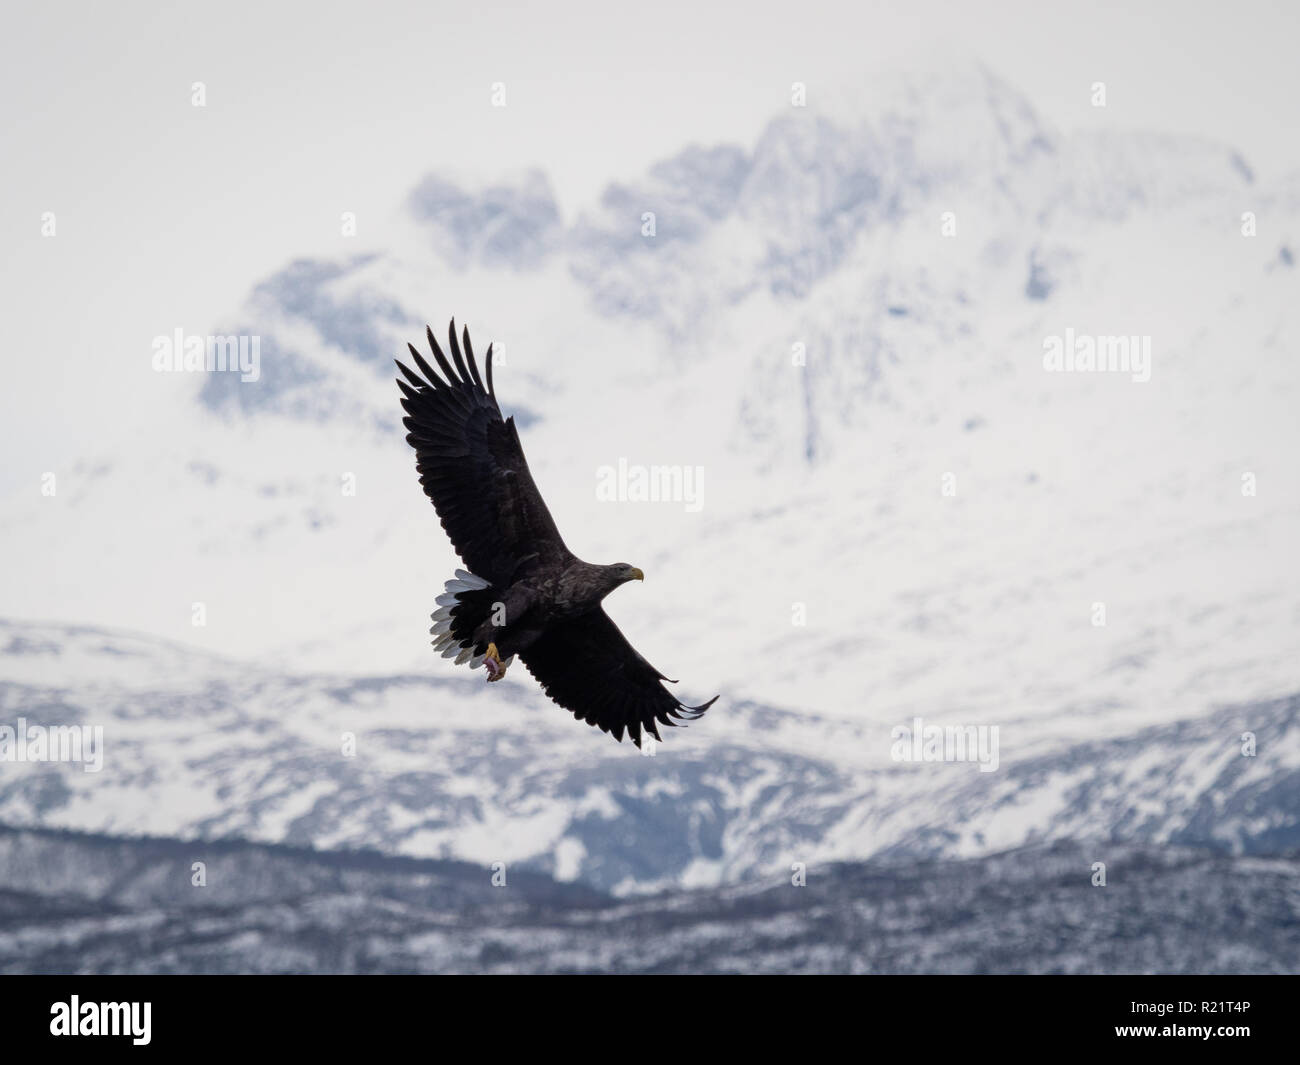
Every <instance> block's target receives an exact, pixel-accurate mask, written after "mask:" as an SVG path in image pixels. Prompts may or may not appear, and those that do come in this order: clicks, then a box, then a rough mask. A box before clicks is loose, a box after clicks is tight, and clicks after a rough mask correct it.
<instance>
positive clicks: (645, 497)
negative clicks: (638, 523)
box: [596, 459, 704, 514]
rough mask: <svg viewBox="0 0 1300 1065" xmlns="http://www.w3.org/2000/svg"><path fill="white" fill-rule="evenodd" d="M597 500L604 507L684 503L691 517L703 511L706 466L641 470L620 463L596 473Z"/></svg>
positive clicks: (641, 467)
mask: <svg viewBox="0 0 1300 1065" xmlns="http://www.w3.org/2000/svg"><path fill="white" fill-rule="evenodd" d="M596 499H598V500H599V501H600V502H602V503H685V504H686V510H687V512H688V513H690V514H695V513H698V512H699V511H701V510H703V509H704V467H703V466H638V465H634V464H631V463H629V462H628V461H627V459H619V460H618V465H617V466H601V467H599V468H598V469H597V470H596Z"/></svg>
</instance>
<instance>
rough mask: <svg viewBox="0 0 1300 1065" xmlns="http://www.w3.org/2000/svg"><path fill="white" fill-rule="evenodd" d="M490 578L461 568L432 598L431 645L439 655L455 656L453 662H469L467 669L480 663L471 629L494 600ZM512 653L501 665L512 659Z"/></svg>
mask: <svg viewBox="0 0 1300 1065" xmlns="http://www.w3.org/2000/svg"><path fill="white" fill-rule="evenodd" d="M497 598H498V596H497V593H496V589H494V588H493V587H492V584H491V582H489V581H485V580H484V579H483V578H482V577H476V576H475V575H474V574H472V573H469V572H467V571H466V570H463V569H458V570H457V571H456V576H455V577H453V578H452V579H451V580H449V581H448V582H447V583H446V584H445V585H444V591H443V593H442V595H440V596H438V598H437V599H435V600H434V602H435V603H437V604H438V608H437V609H436V610H435V611H434V612H433V615H432V617H433V628H431V629H430V630H429V635H431V636H432V637H433V649H434V650H435V651H437V652H439V653H440V654H441V655H442V657H443V658H455V659H456V665H458V666H459V665H462V664H463V663H465V662H468V663H469V666H470V669H478V667H479V666H481V665H482V664H483V657H484V656H483V655H481V654H475V653H474V630H475V629H477V628H478V627H479V625H481V624H482V623H483V621H484V620H486V618H487V616H488V614H489V612H490V611H491V610H492V604H493V603H494V602H495V601H496V600H497ZM514 657H515V656H514V655H511V656H510V657H509V658H507V659H506V660H505V661H504V662H503V663H502V665H503V666H508V665H510V663H511V662H513V661H514Z"/></svg>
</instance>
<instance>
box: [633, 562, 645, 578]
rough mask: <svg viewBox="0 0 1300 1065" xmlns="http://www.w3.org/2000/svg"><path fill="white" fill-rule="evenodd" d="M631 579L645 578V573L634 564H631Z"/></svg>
mask: <svg viewBox="0 0 1300 1065" xmlns="http://www.w3.org/2000/svg"><path fill="white" fill-rule="evenodd" d="M632 579H633V580H637V581H643V580H645V574H644V573H642V572H641V571H640V570H639V569H637V568H636V567H635V566H633V567H632Z"/></svg>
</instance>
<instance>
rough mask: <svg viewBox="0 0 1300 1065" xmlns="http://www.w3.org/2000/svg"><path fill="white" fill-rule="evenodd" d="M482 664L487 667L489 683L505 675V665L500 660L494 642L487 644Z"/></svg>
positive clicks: (499, 654)
mask: <svg viewBox="0 0 1300 1065" xmlns="http://www.w3.org/2000/svg"><path fill="white" fill-rule="evenodd" d="M483 665H485V666H486V667H487V671H488V683H489V684H491V683H492V682H493V681H494V680H500V679H501V678H502V677H504V676H505V675H506V667H505V665H504V664H503V663H502V661H501V652H500V651H498V650H497V645H496V644H495V643H490V644H488V646H487V652H486V654H485V655H484V656H483Z"/></svg>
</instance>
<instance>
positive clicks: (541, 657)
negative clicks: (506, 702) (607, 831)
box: [519, 607, 717, 747]
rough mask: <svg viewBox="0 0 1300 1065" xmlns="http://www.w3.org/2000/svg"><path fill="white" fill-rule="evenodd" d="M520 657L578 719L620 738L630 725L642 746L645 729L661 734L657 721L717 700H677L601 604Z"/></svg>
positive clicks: (691, 714)
mask: <svg viewBox="0 0 1300 1065" xmlns="http://www.w3.org/2000/svg"><path fill="white" fill-rule="evenodd" d="M519 657H520V659H522V660H523V663H524V665H525V666H527V667H528V671H529V672H530V673H531V674H532V675H533V676H534V677H536V678H537V682H538V683H539V684H540V685H541V686H542V688H543V689H544V690H545V691H546V694H547V695H549V696H550V697H551V698H552V699H553V700H555V702H557V703H559V704H560V706H562V707H564V709H566V710H568V711H570V712H571V713H572V714H573V716H574V717H576V718H577V719H578V720H579V721H586V722H587V723H588V724H591V725H595V726H596V727H597V728H599V729H600V730H601V731H603V732H611V733H613V735H614V738H615V739H616V740H618V741H619V742H620V743H621V742H622V740H623V732H624V730H626V731H627V734H628V735H629V736H630V737H631V738H632V742H633V743H635V744H636V745H637V746H638V747H640V746H641V734H642V732H643V731H644V732H648V733H649V734H650V735H652V736H653V737H654V738H655V739H659V738H660V737H659V729H658V727H657V726H656V724H655V723H656V722H662V723H663V724H665V725H676V724H677V722H678V721H679V720H683V721H692V720H694V719H695V718H697V717H699V716H700V715H701V714H703V713H704V711H705V710H707V709H708V708H709V707H710V706H712V705H713V702H714V700H715V699H717V696H716V695H715V696H714V697H713V699H710V700H709V701H708V702H707V703H704V704H703V705H702V706H684V705H683V704H682V703H680V702H678V701H677V700H676V699H675V698H673V696H672V695H671V694H670V693H669V691H668V689H667V688H665V687H664V686H663V684H661V683H660V681H664V680H667V679H668V678H667V677H665V676H664V675H663V674H662V673H660V672H659V671H658V670H657V669H655V667H654V666H652V665H651V664H650V663H649V662H647V661H646V660H645V659H644V658H642V657H641V656H640V655H639V654H638V653H637V652H636V649H635V648H634V647H633V646H632V645H631V644H630V643H628V642H627V637H626V636H624V635H623V633H622V632H620V631H619V628H618V626H617V625H615V624H614V622H613V621H612V620H610V617H609V615H608V614H606V613H605V611H604V609H603V608H601V607H597V608H596V609H595V610H593V611H591V612H590V613H588V614H583V615H582V616H580V617H577V618H574V619H573V620H571V621H563V622H559V623H557V624H556V625H554V626H552V627H551V628H549V629H547V630H546V632H544V633H543V634H542V636H541V637H540V638H539V639H538V640H537V642H536V643H534V644H533V645H532V646H531V647H529V648H527V649H526V650H523V651H521V652H520V653H519ZM673 683H676V682H675V681H674V682H673Z"/></svg>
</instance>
